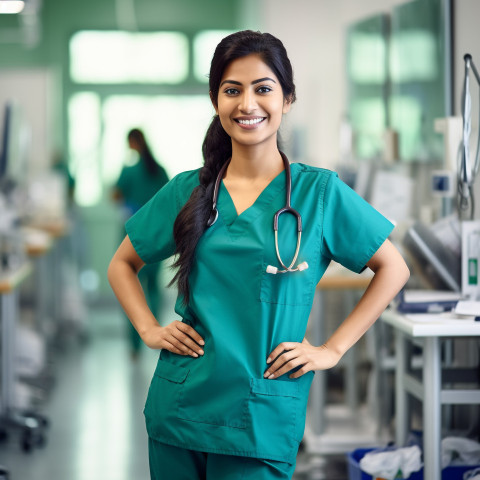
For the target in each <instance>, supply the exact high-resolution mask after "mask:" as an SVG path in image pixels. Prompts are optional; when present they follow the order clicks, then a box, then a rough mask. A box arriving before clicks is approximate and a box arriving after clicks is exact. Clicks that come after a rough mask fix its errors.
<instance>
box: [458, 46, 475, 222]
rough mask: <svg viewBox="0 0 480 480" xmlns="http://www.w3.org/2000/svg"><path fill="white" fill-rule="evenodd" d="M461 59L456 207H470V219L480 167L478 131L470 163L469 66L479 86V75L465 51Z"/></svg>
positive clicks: (472, 215)
mask: <svg viewBox="0 0 480 480" xmlns="http://www.w3.org/2000/svg"><path fill="white" fill-rule="evenodd" d="M463 59H464V60H465V80H464V83H463V93H462V116H463V138H462V144H461V156H460V154H459V160H460V165H459V168H458V187H457V188H458V209H459V213H460V214H461V213H462V212H465V211H467V210H468V209H470V219H471V220H473V218H474V213H475V199H474V194H473V185H474V182H475V177H476V175H477V173H478V170H479V167H480V131H479V132H478V134H477V152H476V154H475V161H474V163H473V165H471V163H470V133H471V129H472V119H471V113H472V98H471V96H470V80H469V78H468V74H469V69H470V68H471V69H472V70H473V73H474V75H475V78H476V80H477V83H478V85H479V86H480V75H479V74H478V71H477V69H476V67H475V64H474V63H473V60H472V56H471V55H470V54H468V53H467V54H466V55H465V56H464V57H463ZM479 113H480V112H479Z"/></svg>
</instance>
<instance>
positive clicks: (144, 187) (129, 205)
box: [112, 128, 168, 360]
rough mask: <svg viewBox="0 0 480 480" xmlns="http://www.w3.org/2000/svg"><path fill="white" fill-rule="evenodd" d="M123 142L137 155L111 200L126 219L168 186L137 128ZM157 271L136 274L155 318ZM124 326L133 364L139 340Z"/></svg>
mask: <svg viewBox="0 0 480 480" xmlns="http://www.w3.org/2000/svg"><path fill="white" fill-rule="evenodd" d="M127 140H128V146H129V147H130V148H131V149H132V150H134V151H136V152H137V153H138V156H139V161H138V162H137V163H136V164H135V165H131V166H126V167H124V168H123V169H122V172H121V173H120V177H119V178H118V180H117V183H116V185H115V188H114V189H113V192H112V197H113V199H114V201H116V202H118V203H120V204H122V206H123V212H124V214H125V215H126V218H130V217H131V216H132V215H133V214H135V213H136V212H137V211H138V210H140V208H141V207H143V205H145V204H146V203H147V202H148V201H149V200H150V199H151V198H152V197H153V195H155V193H157V192H158V190H160V189H161V188H162V187H163V186H164V185H165V184H166V183H167V182H168V176H167V172H166V171H165V169H164V168H163V167H162V166H161V165H160V164H159V163H158V162H157V161H156V160H155V158H154V156H153V154H152V152H151V150H150V147H149V146H148V143H147V141H146V139H145V135H144V134H143V132H142V131H141V130H139V129H138V128H133V129H132V130H130V131H129V132H128V135H127ZM124 237H125V230H124V229H123V228H122V236H121V239H122V240H123V238H124ZM119 242H120V239H119ZM160 267H161V264H160V263H154V264H150V265H146V266H145V267H144V268H142V271H141V272H140V274H139V279H140V283H141V284H142V288H143V290H144V292H145V294H146V298H147V301H148V306H149V308H150V310H151V311H152V313H153V314H154V315H159V313H160V308H161V298H162V297H161V291H160V285H159V281H158V277H159V271H160ZM126 322H127V325H128V338H129V341H130V342H129V343H130V353H131V357H132V359H134V360H135V359H136V358H137V357H138V355H139V354H140V347H141V345H142V340H141V339H140V336H139V335H138V333H137V331H136V330H135V329H134V328H133V326H132V324H131V322H129V321H128V320H126Z"/></svg>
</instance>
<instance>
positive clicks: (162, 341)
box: [142, 320, 205, 357]
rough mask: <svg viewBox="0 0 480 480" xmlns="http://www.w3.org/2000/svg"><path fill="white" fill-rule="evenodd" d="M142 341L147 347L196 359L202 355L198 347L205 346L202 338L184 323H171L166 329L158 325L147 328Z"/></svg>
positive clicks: (201, 350) (176, 321)
mask: <svg viewBox="0 0 480 480" xmlns="http://www.w3.org/2000/svg"><path fill="white" fill-rule="evenodd" d="M142 340H143V341H144V343H145V345H147V347H150V348H153V349H157V350H158V349H161V348H162V349H165V350H169V351H170V352H173V353H178V354H179V355H191V356H192V357H198V356H199V355H203V353H204V352H203V349H202V347H201V346H200V345H205V342H204V340H203V338H202V337H201V336H200V335H199V334H198V333H197V332H196V331H195V330H194V329H193V328H192V327H191V326H190V325H187V324H186V323H183V322H180V321H178V320H175V321H173V322H172V323H170V324H168V325H167V326H166V327H162V326H160V325H158V326H154V327H151V328H149V329H148V330H147V331H146V332H144V333H143V334H142Z"/></svg>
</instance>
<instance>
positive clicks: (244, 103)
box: [239, 90, 256, 114]
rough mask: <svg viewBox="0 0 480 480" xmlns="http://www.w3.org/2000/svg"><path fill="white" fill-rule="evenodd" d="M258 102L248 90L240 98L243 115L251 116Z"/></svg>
mask: <svg viewBox="0 0 480 480" xmlns="http://www.w3.org/2000/svg"><path fill="white" fill-rule="evenodd" d="M255 107H256V102H255V95H254V94H253V92H250V91H249V90H246V91H244V92H243V94H242V95H241V97H240V105H239V108H240V110H241V112H242V113H245V114H249V113H252V112H253V111H254V110H255Z"/></svg>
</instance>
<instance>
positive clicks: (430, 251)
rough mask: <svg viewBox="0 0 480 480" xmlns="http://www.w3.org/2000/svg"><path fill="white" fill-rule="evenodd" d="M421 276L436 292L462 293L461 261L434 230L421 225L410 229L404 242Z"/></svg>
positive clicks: (415, 225) (417, 224) (416, 224)
mask: <svg viewBox="0 0 480 480" xmlns="http://www.w3.org/2000/svg"><path fill="white" fill-rule="evenodd" d="M403 243H404V246H405V248H406V249H407V251H408V253H410V255H411V257H412V260H413V261H414V263H415V264H416V265H417V266H418V267H419V268H418V270H419V274H420V275H421V276H422V277H424V278H425V280H426V281H427V282H428V283H429V284H430V286H431V287H432V288H434V289H436V290H453V291H455V292H461V290H462V276H461V259H460V257H459V256H458V255H455V253H453V252H452V251H451V250H450V249H449V248H448V247H447V246H445V245H444V244H443V243H442V242H441V241H440V240H439V239H438V238H437V236H436V235H435V234H434V233H433V232H432V230H431V229H430V228H429V227H428V226H426V225H424V224H422V223H420V222H417V223H415V224H414V225H413V226H412V227H410V228H409V229H408V231H407V233H406V235H405V238H404V240H403Z"/></svg>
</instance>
